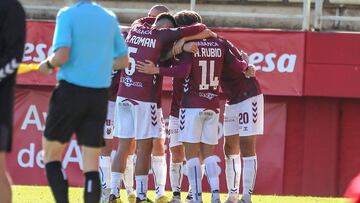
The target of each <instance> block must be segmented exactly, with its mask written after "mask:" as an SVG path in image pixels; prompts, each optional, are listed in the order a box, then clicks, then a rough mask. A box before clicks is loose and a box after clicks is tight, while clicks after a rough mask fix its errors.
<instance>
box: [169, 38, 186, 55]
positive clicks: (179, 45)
mask: <svg viewBox="0 0 360 203" xmlns="http://www.w3.org/2000/svg"><path fill="white" fill-rule="evenodd" d="M185 42H186V41H185V39H184V38H181V39H179V40H178V41H177V42H176V43H175V44H174V46H173V48H172V52H173V56H176V55H178V54H180V53H181V52H182V49H183V46H184V44H185Z"/></svg>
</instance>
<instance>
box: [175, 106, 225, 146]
mask: <svg viewBox="0 0 360 203" xmlns="http://www.w3.org/2000/svg"><path fill="white" fill-rule="evenodd" d="M219 112H220V111H219V110H218V111H217V112H215V111H213V110H210V109H204V108H182V109H180V116H179V118H180V121H179V129H180V132H179V141H180V142H187V143H204V144H209V145H217V144H218V140H219V138H220V137H221V136H220V133H219Z"/></svg>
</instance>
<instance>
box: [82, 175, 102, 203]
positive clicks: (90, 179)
mask: <svg viewBox="0 0 360 203" xmlns="http://www.w3.org/2000/svg"><path fill="white" fill-rule="evenodd" d="M100 195H101V184H100V177H99V172H98V171H90V172H86V173H85V187H84V201H85V203H98V202H99V201H100Z"/></svg>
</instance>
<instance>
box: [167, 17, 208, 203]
mask: <svg viewBox="0 0 360 203" xmlns="http://www.w3.org/2000/svg"><path fill="white" fill-rule="evenodd" d="M174 18H175V20H176V23H177V24H178V26H186V25H189V24H194V23H197V22H198V23H202V18H201V16H200V15H198V14H197V13H196V12H191V11H180V12H178V13H176V14H175V15H174ZM187 41H190V40H187ZM177 44H178V43H177ZM193 44H195V45H196V43H193ZM186 45H188V44H185V46H186ZM180 47H181V48H184V49H186V48H185V47H182V46H180ZM175 48H176V47H175ZM191 48H193V50H191ZM189 49H190V50H189V51H192V52H194V53H196V52H197V51H198V50H197V49H198V47H197V46H196V47H195V48H194V47H193V46H190V48H189ZM175 52H176V51H175ZM175 63H176V61H175ZM183 82H184V79H183V78H176V77H174V78H173V92H172V100H171V107H170V117H169V134H170V143H169V147H170V153H171V162H170V171H169V172H170V183H171V189H172V192H173V197H172V200H171V201H170V202H171V203H181V184H182V180H183V173H184V166H183V162H184V160H185V153H184V146H183V144H182V142H180V141H179V111H180V102H181V98H182V91H183ZM202 168H203V167H202ZM202 174H204V173H203V172H202ZM191 198H192V196H191V189H189V194H188V196H187V198H186V199H187V200H191Z"/></svg>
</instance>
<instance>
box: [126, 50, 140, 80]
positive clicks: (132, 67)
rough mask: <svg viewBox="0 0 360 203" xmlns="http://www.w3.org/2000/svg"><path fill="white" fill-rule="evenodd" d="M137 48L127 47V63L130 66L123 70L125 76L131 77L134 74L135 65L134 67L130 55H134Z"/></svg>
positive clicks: (134, 62) (133, 61)
mask: <svg viewBox="0 0 360 203" xmlns="http://www.w3.org/2000/svg"><path fill="white" fill-rule="evenodd" d="M137 50H138V49H137V48H135V47H129V48H128V53H129V62H130V65H129V67H127V68H125V73H126V75H130V76H131V75H133V74H134V73H135V65H136V61H135V59H134V58H133V57H132V56H131V54H133V53H134V54H136V53H137Z"/></svg>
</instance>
